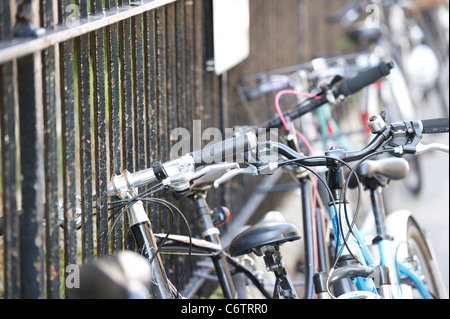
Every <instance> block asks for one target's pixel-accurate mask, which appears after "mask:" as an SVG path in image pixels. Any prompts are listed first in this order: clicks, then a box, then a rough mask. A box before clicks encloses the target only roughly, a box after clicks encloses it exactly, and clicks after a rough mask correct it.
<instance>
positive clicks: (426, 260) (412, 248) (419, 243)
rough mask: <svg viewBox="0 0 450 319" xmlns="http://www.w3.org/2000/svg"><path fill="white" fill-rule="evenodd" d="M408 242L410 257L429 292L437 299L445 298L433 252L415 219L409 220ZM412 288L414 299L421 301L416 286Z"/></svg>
mask: <svg viewBox="0 0 450 319" xmlns="http://www.w3.org/2000/svg"><path fill="white" fill-rule="evenodd" d="M406 240H407V243H408V254H409V257H410V258H412V260H413V261H414V265H415V268H416V270H417V269H418V270H419V274H420V275H421V277H423V281H424V283H425V287H426V288H427V290H428V292H429V293H430V294H431V295H432V296H433V297H434V298H436V299H441V298H444V296H445V293H443V292H442V289H441V287H440V285H439V282H440V275H439V270H438V267H437V265H436V263H435V260H434V258H433V253H432V250H431V249H430V246H429V244H428V241H427V239H426V237H425V236H424V234H423V232H422V231H421V229H420V227H419V225H418V224H417V222H416V221H415V220H414V219H413V218H409V219H408V223H407V238H406ZM412 288H413V289H412V290H413V291H412V292H413V298H414V299H416V298H417V299H421V298H422V297H421V295H420V293H419V292H418V291H417V290H416V289H415V288H414V286H413V287H412Z"/></svg>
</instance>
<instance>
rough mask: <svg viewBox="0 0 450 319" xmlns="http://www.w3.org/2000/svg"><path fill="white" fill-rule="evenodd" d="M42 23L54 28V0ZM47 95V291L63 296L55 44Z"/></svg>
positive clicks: (46, 61)
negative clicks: (59, 222) (61, 288)
mask: <svg viewBox="0 0 450 319" xmlns="http://www.w3.org/2000/svg"><path fill="white" fill-rule="evenodd" d="M41 25H42V26H43V27H44V28H48V29H49V28H53V26H54V21H53V1H52V0H43V1H42V7H41ZM42 61H43V66H44V69H43V72H42V79H43V83H44V86H43V89H44V90H43V96H44V101H43V103H44V172H45V228H46V241H45V243H46V246H45V247H46V293H47V298H52V299H54V298H59V285H60V276H59V271H60V267H59V225H58V170H57V167H58V140H57V138H58V137H57V131H56V90H55V84H56V83H55V82H56V78H55V77H56V73H55V48H54V47H50V48H48V49H47V50H44V51H43V52H42Z"/></svg>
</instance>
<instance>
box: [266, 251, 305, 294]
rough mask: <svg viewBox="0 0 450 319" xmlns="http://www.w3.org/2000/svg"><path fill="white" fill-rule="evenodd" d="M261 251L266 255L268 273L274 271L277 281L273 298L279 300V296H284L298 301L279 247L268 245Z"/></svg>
mask: <svg viewBox="0 0 450 319" xmlns="http://www.w3.org/2000/svg"><path fill="white" fill-rule="evenodd" d="M260 249H261V252H263V254H264V263H265V264H266V269H267V271H272V272H273V273H274V274H275V278H276V280H275V287H274V290H273V298H274V299H278V298H279V296H282V297H283V298H286V299H296V298H297V294H296V292H295V290H294V285H293V284H292V281H291V279H290V278H289V275H288V273H287V271H286V267H285V264H284V262H283V260H282V256H281V252H280V248H279V247H278V245H267V246H263V247H261V248H260Z"/></svg>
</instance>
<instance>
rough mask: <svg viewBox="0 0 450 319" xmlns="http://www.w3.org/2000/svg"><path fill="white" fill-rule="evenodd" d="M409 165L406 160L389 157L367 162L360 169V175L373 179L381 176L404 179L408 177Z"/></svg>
mask: <svg viewBox="0 0 450 319" xmlns="http://www.w3.org/2000/svg"><path fill="white" fill-rule="evenodd" d="M408 173H409V164H408V161H407V160H405V159H404V158H398V157H389V158H383V159H379V160H373V161H365V162H364V163H362V164H361V165H360V166H359V168H358V175H359V176H361V177H362V178H371V177H374V176H376V175H381V176H384V177H387V178H389V179H394V180H398V179H403V178H405V177H406V176H408Z"/></svg>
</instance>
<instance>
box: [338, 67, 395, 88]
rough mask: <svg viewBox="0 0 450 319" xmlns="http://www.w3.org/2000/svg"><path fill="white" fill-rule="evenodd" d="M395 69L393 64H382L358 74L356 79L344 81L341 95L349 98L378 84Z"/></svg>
mask: <svg viewBox="0 0 450 319" xmlns="http://www.w3.org/2000/svg"><path fill="white" fill-rule="evenodd" d="M393 67H394V64H393V63H392V62H381V63H380V64H379V65H378V66H376V67H373V68H370V69H368V70H366V71H362V72H360V73H358V75H356V76H355V77H354V78H351V79H348V80H344V81H342V83H341V85H340V88H339V91H340V92H339V93H340V94H342V95H344V96H348V95H351V94H354V93H356V92H358V91H359V90H361V89H362V88H364V87H366V86H368V85H370V84H373V83H376V82H377V81H378V80H379V79H381V78H382V77H383V76H386V75H389V73H390V72H391V69H392V68H393Z"/></svg>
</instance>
